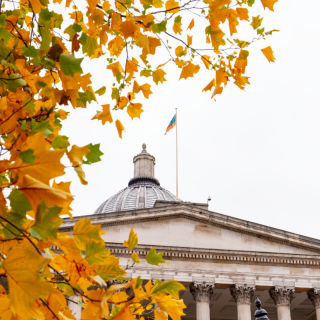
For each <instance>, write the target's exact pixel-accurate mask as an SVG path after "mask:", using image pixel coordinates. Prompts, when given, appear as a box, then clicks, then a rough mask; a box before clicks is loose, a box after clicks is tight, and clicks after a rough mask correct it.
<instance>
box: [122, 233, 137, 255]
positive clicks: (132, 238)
mask: <svg viewBox="0 0 320 320" xmlns="http://www.w3.org/2000/svg"><path fill="white" fill-rule="evenodd" d="M123 245H124V246H125V247H128V248H129V250H132V249H134V248H135V247H136V246H137V245H138V235H137V233H136V232H134V231H133V227H131V230H130V233H129V239H128V240H125V241H124V242H123Z"/></svg>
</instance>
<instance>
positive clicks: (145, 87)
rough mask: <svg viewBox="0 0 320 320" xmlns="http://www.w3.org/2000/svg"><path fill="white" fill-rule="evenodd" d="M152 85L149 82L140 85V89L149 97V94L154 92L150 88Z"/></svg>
mask: <svg viewBox="0 0 320 320" xmlns="http://www.w3.org/2000/svg"><path fill="white" fill-rule="evenodd" d="M150 88H151V85H150V84H148V83H145V84H143V85H142V86H140V89H141V91H142V94H143V95H144V96H145V98H147V99H149V95H150V94H152V93H153V92H152V91H151V90H150Z"/></svg>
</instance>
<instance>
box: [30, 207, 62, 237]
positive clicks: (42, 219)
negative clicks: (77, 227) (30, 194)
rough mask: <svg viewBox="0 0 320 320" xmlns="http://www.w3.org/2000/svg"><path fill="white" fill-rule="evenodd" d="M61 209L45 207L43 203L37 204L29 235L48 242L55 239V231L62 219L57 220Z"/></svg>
mask: <svg viewBox="0 0 320 320" xmlns="http://www.w3.org/2000/svg"><path fill="white" fill-rule="evenodd" d="M61 209H62V208H59V207H56V206H55V207H49V208H48V207H47V206H46V204H45V202H42V203H40V204H39V206H38V209H37V212H36V216H35V221H34V223H33V225H32V227H31V228H30V231H31V235H32V236H33V237H36V238H38V239H41V240H44V241H48V240H51V239H54V238H56V237H57V229H58V228H59V226H60V225H61V223H62V221H63V219H61V218H59V214H60V212H61Z"/></svg>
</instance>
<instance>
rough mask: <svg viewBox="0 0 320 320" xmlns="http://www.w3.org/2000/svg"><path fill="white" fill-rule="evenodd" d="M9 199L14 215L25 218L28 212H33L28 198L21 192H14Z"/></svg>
mask: <svg viewBox="0 0 320 320" xmlns="http://www.w3.org/2000/svg"><path fill="white" fill-rule="evenodd" d="M8 199H9V200H10V206H11V208H12V212H14V213H18V214H19V215H22V216H23V217H25V216H26V212H27V211H30V210H32V207H31V205H30V203H29V201H28V199H27V197H26V196H25V195H24V194H23V193H22V192H21V191H19V190H16V189H15V190H12V191H11V193H10V195H9V197H8Z"/></svg>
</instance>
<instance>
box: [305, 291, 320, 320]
mask: <svg viewBox="0 0 320 320" xmlns="http://www.w3.org/2000/svg"><path fill="white" fill-rule="evenodd" d="M307 294H308V298H309V299H310V300H311V302H312V304H313V306H314V307H315V309H316V316H317V320H320V289H317V288H314V289H311V290H309V291H308V292H307Z"/></svg>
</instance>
